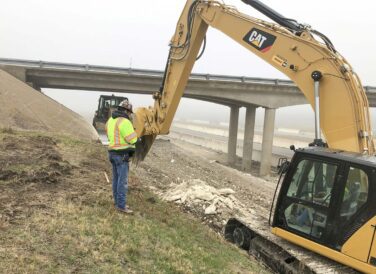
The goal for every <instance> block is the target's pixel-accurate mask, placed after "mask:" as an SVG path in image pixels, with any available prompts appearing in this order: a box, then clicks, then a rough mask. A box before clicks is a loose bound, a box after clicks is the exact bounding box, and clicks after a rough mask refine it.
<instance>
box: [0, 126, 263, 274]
mask: <svg viewBox="0 0 376 274" xmlns="http://www.w3.org/2000/svg"><path fill="white" fill-rule="evenodd" d="M163 147H164V148H166V146H163V143H161V148H163ZM154 150H156V151H159V145H158V143H157V144H156V146H154ZM152 159H154V160H157V161H159V159H158V157H154V156H153V155H151V157H150V160H152ZM166 159H167V158H166ZM169 161H170V160H169ZM179 163H180V162H179ZM166 164H167V163H166V162H165V163H160V165H159V166H156V169H155V170H154V172H155V173H154V172H150V174H149V176H144V175H143V173H142V172H140V169H135V168H134V167H132V168H131V170H132V171H131V176H130V182H129V196H128V204H129V205H130V207H131V208H133V209H134V210H135V214H134V215H132V216H129V215H124V214H121V213H118V212H117V211H116V210H115V209H114V207H113V200H112V195H111V193H112V192H111V184H110V183H107V182H106V180H105V176H104V172H107V174H108V175H109V177H110V176H111V175H110V174H111V171H110V164H109V162H108V159H107V153H106V148H105V147H104V146H102V145H100V144H97V143H90V142H85V141H78V140H77V139H72V138H70V137H69V138H68V137H66V136H59V137H55V136H54V135H53V134H46V133H38V132H17V131H14V130H9V129H6V130H0V234H1V245H0V273H268V271H267V270H266V269H265V268H264V267H262V266H260V265H259V264H257V263H256V262H254V261H252V260H250V259H249V257H248V256H247V254H246V253H245V252H242V251H240V250H239V249H237V248H235V247H234V246H232V245H229V244H228V243H226V242H225V241H224V240H223V239H222V237H219V236H218V235H216V234H215V233H213V231H212V230H210V229H208V228H207V227H205V226H203V225H202V224H200V222H199V221H197V220H196V219H195V218H194V217H193V216H192V215H191V214H185V213H182V212H181V210H179V208H178V207H174V206H171V205H170V204H168V203H166V202H163V201H161V200H160V199H158V197H157V196H156V195H155V194H152V193H151V192H150V191H147V190H146V187H147V186H151V185H155V184H154V180H153V179H152V178H151V177H150V176H153V175H156V176H163V177H164V176H165V174H166V173H164V171H163V172H162V171H161V170H160V169H158V168H163V167H165V166H166ZM155 178H159V177H155ZM156 186H158V185H156ZM221 193H222V194H225V193H224V192H221ZM227 193H228V194H230V192H227Z"/></svg>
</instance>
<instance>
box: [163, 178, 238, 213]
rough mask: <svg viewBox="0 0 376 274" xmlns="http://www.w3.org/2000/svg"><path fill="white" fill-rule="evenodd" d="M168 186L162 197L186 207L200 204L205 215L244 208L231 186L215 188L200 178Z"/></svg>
mask: <svg viewBox="0 0 376 274" xmlns="http://www.w3.org/2000/svg"><path fill="white" fill-rule="evenodd" d="M170 187H171V188H170V190H168V191H167V192H166V193H164V194H163V195H162V199H164V200H166V201H169V202H175V203H177V204H184V205H185V206H188V207H197V206H201V207H202V209H203V213H204V214H205V215H216V214H220V213H223V212H224V211H232V210H234V209H240V208H244V205H243V204H242V203H241V202H240V201H239V200H237V199H236V198H235V197H234V195H233V194H235V191H234V190H232V189H231V188H221V189H216V188H214V187H212V186H210V185H208V184H206V183H205V182H204V181H202V180H200V179H193V180H190V181H183V182H182V183H181V184H171V186H170Z"/></svg>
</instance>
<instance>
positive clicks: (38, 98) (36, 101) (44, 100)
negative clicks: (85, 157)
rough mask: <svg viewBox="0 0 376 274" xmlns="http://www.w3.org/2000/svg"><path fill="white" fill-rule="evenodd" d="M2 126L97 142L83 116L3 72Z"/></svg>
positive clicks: (0, 88)
mask: <svg viewBox="0 0 376 274" xmlns="http://www.w3.org/2000/svg"><path fill="white" fill-rule="evenodd" d="M0 105H1V108H0V127H3V128H8V127H11V128H16V129H23V130H43V131H50V132H56V133H64V134H69V135H72V136H75V137H79V138H84V139H92V140H94V139H95V140H97V139H98V135H97V133H96V131H95V129H94V128H93V127H92V126H91V125H90V124H89V123H87V122H86V121H85V120H84V119H83V118H82V117H81V116H79V115H78V114H76V113H75V112H73V111H71V110H70V109H68V108H66V107H64V106H63V105H61V104H59V103H57V102H56V101H54V100H53V99H51V98H49V97H48V96H46V95H44V94H43V93H41V92H38V91H36V90H35V89H33V88H31V87H30V86H29V85H27V84H25V83H24V82H22V81H20V80H18V79H16V78H15V77H13V76H11V75H10V74H8V73H7V72H5V71H3V70H0Z"/></svg>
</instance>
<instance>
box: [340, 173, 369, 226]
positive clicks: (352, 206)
mask: <svg viewBox="0 0 376 274" xmlns="http://www.w3.org/2000/svg"><path fill="white" fill-rule="evenodd" d="M367 199H368V176H367V174H366V173H365V172H364V171H363V170H362V169H359V168H357V167H352V166H350V168H349V172H348V176H347V180H346V185H345V191H344V194H343V198H342V204H341V211H340V220H341V223H346V222H347V221H349V220H350V219H351V217H352V216H354V215H355V214H356V213H357V212H358V211H359V209H360V208H361V207H362V206H363V205H364V204H365V203H366V202H367Z"/></svg>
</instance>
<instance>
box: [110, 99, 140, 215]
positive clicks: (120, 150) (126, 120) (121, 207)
mask: <svg viewBox="0 0 376 274" xmlns="http://www.w3.org/2000/svg"><path fill="white" fill-rule="evenodd" d="M132 113H133V111H132V105H131V104H130V103H129V101H128V99H126V100H124V101H122V102H121V103H120V104H119V106H118V107H117V110H116V111H114V112H113V113H112V116H111V117H110V118H109V119H108V121H107V123H106V133H107V137H108V140H109V145H108V153H109V159H110V162H111V164H112V192H113V197H114V205H115V208H116V209H117V210H118V211H120V212H122V213H128V214H131V213H133V211H132V210H131V209H129V207H128V206H127V205H126V204H127V192H128V172H129V159H130V158H131V157H132V156H133V154H134V152H135V148H136V147H135V144H136V142H137V134H136V132H135V131H134V128H133V125H132V122H131V118H130V117H131V115H132Z"/></svg>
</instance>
